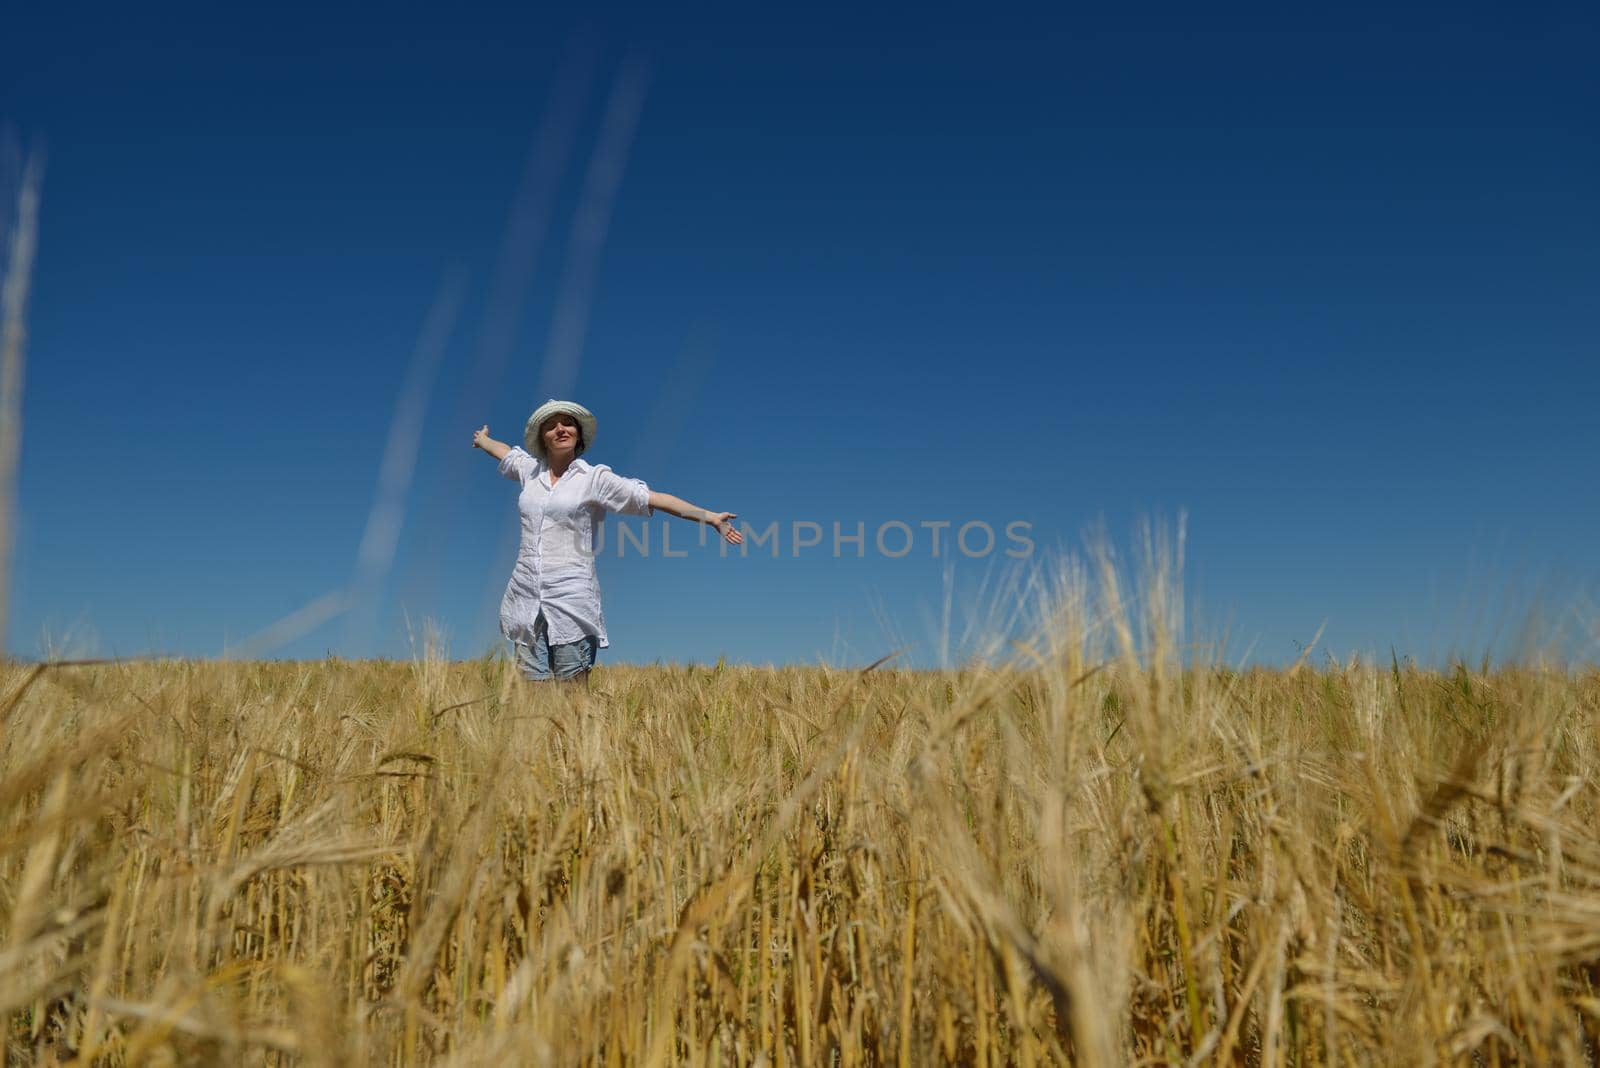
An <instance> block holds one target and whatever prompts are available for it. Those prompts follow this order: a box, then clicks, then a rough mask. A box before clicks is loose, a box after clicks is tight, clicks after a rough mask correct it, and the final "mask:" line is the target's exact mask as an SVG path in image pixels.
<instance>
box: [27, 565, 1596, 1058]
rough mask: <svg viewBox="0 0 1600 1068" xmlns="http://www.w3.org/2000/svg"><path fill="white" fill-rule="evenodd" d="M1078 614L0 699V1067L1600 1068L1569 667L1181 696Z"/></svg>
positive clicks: (1146, 658) (1592, 681)
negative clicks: (969, 651) (976, 653)
mask: <svg viewBox="0 0 1600 1068" xmlns="http://www.w3.org/2000/svg"><path fill="white" fill-rule="evenodd" d="M1159 577H1160V576H1159V575H1158V578H1159ZM1103 581H1104V584H1105V589H1103V590H1102V591H1101V592H1100V593H1098V594H1097V596H1096V598H1095V604H1096V605H1097V606H1098V607H1097V608H1094V609H1090V608H1089V607H1088V599H1087V597H1085V596H1083V595H1082V593H1081V589H1080V588H1079V587H1080V586H1081V584H1078V585H1074V584H1070V583H1069V584H1068V586H1067V587H1063V588H1064V589H1067V590H1068V593H1069V596H1065V597H1063V598H1062V599H1061V602H1060V606H1059V610H1058V611H1057V612H1056V613H1055V616H1054V618H1053V620H1052V621H1051V622H1050V624H1049V625H1048V626H1045V627H1041V632H1040V637H1039V638H1038V640H1037V643H1036V646H1035V647H1034V648H1032V649H1029V650H1027V651H1026V652H1027V656H1026V657H1025V663H1024V665H1023V666H1018V667H1013V668H1007V669H998V668H971V669H967V670H963V671H959V672H948V673H912V672H897V671H893V670H890V669H888V668H884V669H881V670H877V671H868V672H841V671H832V670H827V669H823V668H785V669H753V668H722V667H717V668H709V669H707V668H687V669H685V668H627V667H608V668H604V669H603V670H602V672H601V674H600V675H599V676H598V680H599V681H598V685H597V687H596V689H595V691H594V692H592V693H589V694H572V693H564V692H560V691H549V690H542V689H541V690H533V689H531V688H529V687H526V686H524V685H522V684H520V683H519V682H518V680H517V679H516V678H515V677H514V674H513V673H512V672H511V671H510V670H509V668H508V666H507V665H506V664H505V663H503V662H501V661H498V660H486V661H479V662H468V663H449V662H444V661H440V660H429V659H423V660H420V661H418V662H415V663H410V664H404V663H350V662H338V661H329V662H322V663H308V664H295V663H280V664H269V663H257V664H219V663H187V662H185V663H167V664H156V663H147V664H124V665H110V666H99V667H76V668H61V669H50V670H42V669H38V668H28V667H24V666H17V665H13V666H9V667H5V668H3V669H0V939H3V941H0V1012H3V1013H4V1018H5V1020H6V1021H7V1029H6V1034H5V1041H6V1048H7V1055H8V1059H9V1060H10V1061H11V1062H13V1063H17V1062H22V1063H26V1062H30V1061H37V1062H44V1063H48V1062H50V1061H52V1060H56V1061H62V1062H68V1061H76V1062H77V1063H85V1064H86V1063H90V1062H95V1063H107V1064H146V1063H196V1062H208V1061H210V1062H218V1063H222V1062H226V1063H264V1064H281V1063H304V1064H330V1065H331V1064H352V1063H354V1064H368V1063H383V1064H411V1063H423V1062H436V1063H449V1064H481V1065H501V1064H513V1063H517V1064H542V1063H548V1064H575V1063H581V1064H590V1063H593V1064H667V1063H688V1064H770V1065H809V1064H840V1065H854V1064H883V1063H899V1064H929V1063H939V1062H957V1063H963V1064H984V1065H998V1064H1024V1065H1028V1064H1053V1063H1069V1062H1070V1063H1078V1064H1086V1065H1113V1064H1123V1063H1160V1064H1177V1063H1223V1064H1234V1063H1243V1064H1265V1065H1280V1064H1288V1063H1294V1064H1371V1063H1387V1064H1400V1063H1407V1064H1428V1063H1461V1064H1469V1063H1470V1064H1512V1063H1524V1064H1553V1063H1570V1064H1577V1063H1586V1062H1588V1061H1589V1060H1590V1059H1592V1058H1593V1057H1594V1056H1595V1054H1596V1051H1597V1050H1600V1026H1597V1023H1600V1021H1597V1017H1600V996H1597V990H1596V982H1597V980H1600V894H1597V893H1596V891H1597V889H1600V837H1597V834H1596V829H1595V828H1596V822H1597V821H1596V815H1597V812H1596V794H1595V777H1594V772H1595V767H1596V759H1597V754H1596V744H1597V740H1600V733H1597V727H1600V677H1597V676H1596V674H1594V673H1593V672H1590V673H1587V674H1584V673H1574V672H1571V671H1565V670H1554V669H1541V668H1536V667H1524V668H1514V669H1513V668H1506V669H1501V670H1496V671H1493V672H1483V671H1471V670H1468V669H1466V668H1465V667H1462V668H1458V669H1457V670H1455V671H1454V672H1453V673H1430V672H1423V671H1418V670H1414V669H1409V668H1405V667H1401V666H1398V665H1394V666H1389V667H1380V666H1373V665H1364V664H1350V665H1346V666H1338V665H1330V666H1328V667H1326V668H1323V669H1321V670H1318V671H1310V670H1300V669H1297V670H1295V671H1284V672H1266V671H1259V672H1251V673H1244V674H1236V673H1232V672H1229V671H1226V670H1223V669H1209V668H1194V667H1191V668H1183V667H1181V666H1180V664H1179V658H1178V656H1177V654H1176V652H1175V649H1176V646H1177V643H1176V639H1175V637H1174V631H1173V628H1172V627H1171V626H1170V625H1169V623H1170V620H1171V618H1172V615H1171V610H1172V608H1173V605H1172V604H1171V598H1169V597H1167V596H1165V595H1164V594H1163V592H1162V588H1161V587H1160V584H1159V583H1157V584H1156V585H1155V586H1153V587H1151V588H1148V589H1146V590H1144V591H1143V593H1142V595H1141V600H1140V604H1141V609H1140V612H1141V614H1142V616H1143V618H1142V619H1140V620H1132V619H1130V618H1129V617H1128V614H1127V610H1126V608H1125V605H1126V604H1127V600H1126V599H1125V598H1123V597H1122V596H1121V595H1120V593H1119V592H1118V591H1117V589H1116V581H1115V575H1113V574H1112V573H1111V572H1110V570H1109V569H1107V571H1106V573H1105V575H1104V576H1103ZM1075 590H1076V591H1078V592H1073V591H1075Z"/></svg>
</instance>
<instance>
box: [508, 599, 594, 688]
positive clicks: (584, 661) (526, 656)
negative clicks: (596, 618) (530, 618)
mask: <svg viewBox="0 0 1600 1068" xmlns="http://www.w3.org/2000/svg"><path fill="white" fill-rule="evenodd" d="M511 644H512V646H513V648H515V649H516V657H517V670H518V671H520V672H522V677H523V678H525V679H530V680H532V681H534V682H548V681H549V680H550V679H552V678H554V679H570V678H572V677H574V676H576V675H581V674H583V673H584V672H585V671H588V670H589V669H590V668H592V667H594V659H595V656H596V655H597V654H598V653H599V652H600V639H599V638H596V637H594V636H593V635H588V636H586V637H584V638H582V639H580V640H578V641H575V642H565V643H563V644H560V645H551V644H550V636H549V626H548V624H546V623H545V619H544V613H543V612H540V613H539V618H538V619H536V620H534V622H533V644H532V645H527V644H525V643H523V642H512V643H511Z"/></svg>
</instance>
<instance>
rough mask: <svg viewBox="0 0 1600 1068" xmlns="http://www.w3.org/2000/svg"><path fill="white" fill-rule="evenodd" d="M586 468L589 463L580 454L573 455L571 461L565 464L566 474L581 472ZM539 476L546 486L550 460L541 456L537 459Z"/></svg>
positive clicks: (548, 483) (548, 477)
mask: <svg viewBox="0 0 1600 1068" xmlns="http://www.w3.org/2000/svg"><path fill="white" fill-rule="evenodd" d="M587 470H589V463H588V461H586V460H585V459H584V458H583V457H581V456H574V457H573V458H572V462H571V463H570V464H568V465H567V475H570V474H574V473H576V474H582V473H583V472H585V471H587ZM567 475H562V476H561V477H562V478H566V477H567ZM539 477H540V478H542V479H543V480H544V484H545V485H546V486H548V485H550V461H548V460H546V459H544V458H543V457H541V458H540V459H539Z"/></svg>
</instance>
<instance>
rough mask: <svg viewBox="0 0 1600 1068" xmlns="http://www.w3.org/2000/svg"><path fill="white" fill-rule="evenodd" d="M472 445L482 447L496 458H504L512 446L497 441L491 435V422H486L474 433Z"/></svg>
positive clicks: (477, 447)
mask: <svg viewBox="0 0 1600 1068" xmlns="http://www.w3.org/2000/svg"><path fill="white" fill-rule="evenodd" d="M472 447H473V448H474V449H482V450H483V451H484V452H486V453H488V454H489V455H490V456H493V457H494V458H495V459H496V460H504V459H505V458H506V453H508V452H510V451H511V446H510V445H507V444H506V443H505V442H503V441H496V440H494V438H491V437H490V436H489V424H488V423H485V424H483V426H481V427H479V428H478V429H477V430H476V431H474V432H473V434H472Z"/></svg>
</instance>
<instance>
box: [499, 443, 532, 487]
mask: <svg viewBox="0 0 1600 1068" xmlns="http://www.w3.org/2000/svg"><path fill="white" fill-rule="evenodd" d="M538 469H539V461H538V460H535V459H534V458H533V457H532V456H530V455H529V454H528V451H527V450H526V449H524V448H523V447H522V446H520V445H513V446H511V451H510V452H508V453H506V455H505V458H504V459H502V460H501V461H500V473H501V474H502V475H504V476H505V477H506V478H509V479H510V480H511V481H513V482H526V481H528V479H530V478H532V477H533V475H534V472H535V471H537V470H538Z"/></svg>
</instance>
